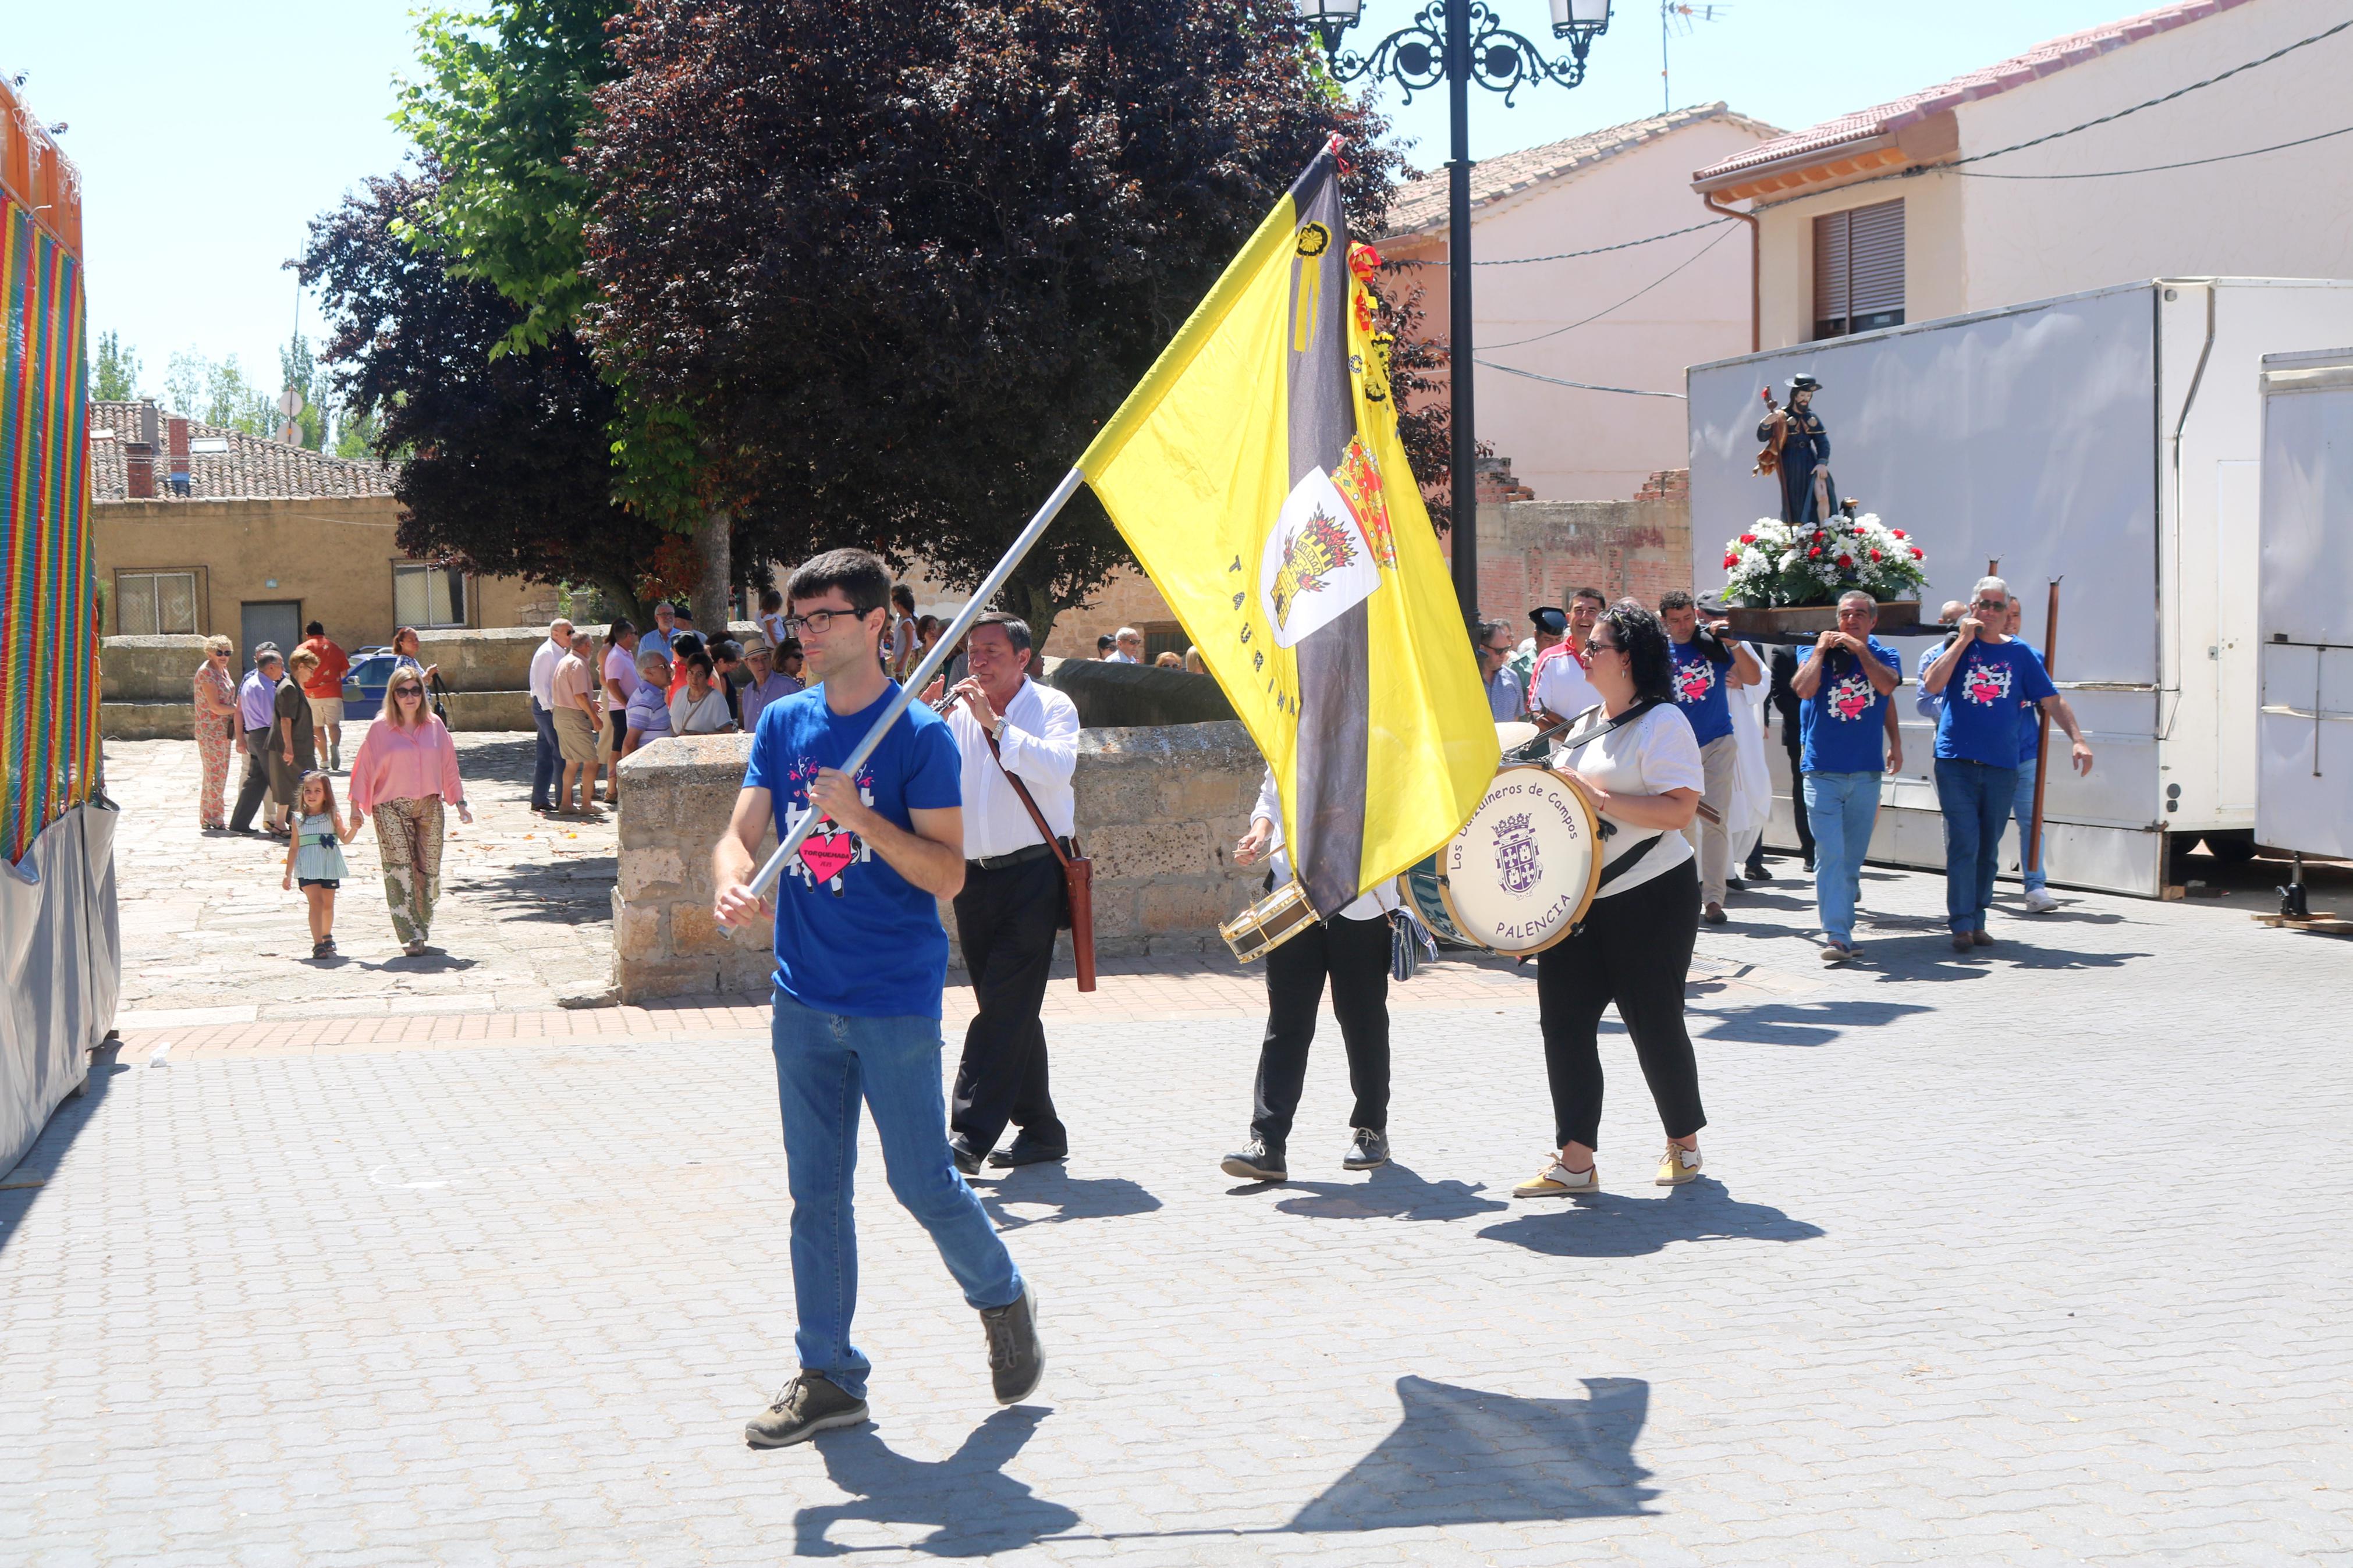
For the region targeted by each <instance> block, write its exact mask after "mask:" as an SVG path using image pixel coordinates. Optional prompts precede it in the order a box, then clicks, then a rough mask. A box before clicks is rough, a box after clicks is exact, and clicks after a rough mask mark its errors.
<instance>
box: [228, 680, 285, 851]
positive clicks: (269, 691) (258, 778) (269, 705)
mask: <svg viewBox="0 0 2353 1568" xmlns="http://www.w3.org/2000/svg"><path fill="white" fill-rule="evenodd" d="M285 672H286V665H285V661H284V660H283V659H281V658H279V656H278V646H277V645H276V644H275V643H260V644H258V645H256V646H255V647H254V650H253V670H252V673H251V674H249V675H248V676H247V677H246V678H245V682H244V684H243V685H241V686H239V687H238V688H237V729H238V731H239V732H240V733H242V734H243V736H244V738H245V777H244V778H243V779H241V780H239V781H238V783H237V808H236V809H235V810H234V811H231V812H230V813H229V816H228V828H229V831H230V832H231V833H250V832H252V831H253V814H254V813H255V812H257V811H259V810H260V809H261V803H262V801H263V800H265V799H267V798H268V797H269V726H270V725H271V724H273V723H275V722H276V721H277V718H276V711H275V710H276V708H277V703H278V682H279V679H280V678H281V677H282V676H283V675H284V674H285Z"/></svg>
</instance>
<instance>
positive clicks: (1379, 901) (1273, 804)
mask: <svg viewBox="0 0 2353 1568" xmlns="http://www.w3.org/2000/svg"><path fill="white" fill-rule="evenodd" d="M1261 817H1264V818H1265V819H1266V820H1267V821H1269V822H1271V823H1273V824H1274V833H1273V836H1272V837H1270V838H1268V839H1267V841H1266V846H1267V854H1268V857H1269V859H1268V864H1269V865H1270V866H1271V868H1273V870H1274V885H1275V886H1276V887H1278V888H1280V887H1282V885H1283V884H1284V883H1285V882H1288V881H1289V880H1291V857H1290V856H1288V855H1286V854H1284V853H1283V848H1282V796H1281V795H1278V794H1277V793H1276V792H1275V787H1274V770H1273V769H1272V768H1269V769H1267V770H1266V777H1265V778H1264V779H1262V780H1261V781H1260V783H1259V786H1258V804H1257V805H1254V806H1252V807H1250V820H1251V821H1252V822H1253V823H1255V822H1256V821H1258V819H1259V818H1261ZM1400 901H1401V900H1399V899H1398V889H1397V879H1396V878H1394V877H1392V878H1390V879H1388V881H1386V882H1383V883H1382V884H1381V885H1380V886H1379V887H1377V888H1375V889H1373V890H1372V891H1371V892H1369V893H1365V894H1362V895H1360V896H1359V897H1358V898H1357V900H1356V902H1355V903H1352V904H1350V905H1349V906H1348V907H1347V908H1346V909H1345V910H1341V911H1340V919H1342V920H1344V921H1377V920H1379V919H1380V918H1381V917H1382V916H1383V915H1386V914H1388V912H1389V911H1390V910H1393V909H1395V908H1397V907H1398V903H1399V902H1400Z"/></svg>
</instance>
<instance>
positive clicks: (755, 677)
mask: <svg viewBox="0 0 2353 1568" xmlns="http://www.w3.org/2000/svg"><path fill="white" fill-rule="evenodd" d="M744 669H745V670H746V671H748V672H749V673H750V675H751V677H752V679H751V682H750V683H749V684H748V685H746V686H745V687H744V689H743V690H742V692H741V693H739V694H738V695H739V696H740V698H741V700H742V701H743V704H744V730H745V731H746V732H750V731H756V730H758V729H759V727H760V712H761V710H763V709H765V708H766V707H767V705H768V704H769V703H771V702H774V701H775V700H776V699H777V698H779V697H790V696H791V695H792V694H793V693H794V692H796V691H798V690H800V689H801V683H800V682H799V681H797V680H795V679H793V678H792V677H791V676H789V675H785V674H781V673H779V672H778V671H777V669H776V654H775V652H774V650H772V649H771V648H770V647H768V645H767V644H766V643H764V642H762V641H760V640H759V639H758V638H756V637H754V639H753V640H752V641H751V642H749V643H747V644H745V645H744Z"/></svg>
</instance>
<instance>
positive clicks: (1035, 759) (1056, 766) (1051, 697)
mask: <svg viewBox="0 0 2353 1568" xmlns="http://www.w3.org/2000/svg"><path fill="white" fill-rule="evenodd" d="M948 729H949V731H951V732H953V733H954V734H955V742H956V750H957V752H959V753H961V754H962V756H963V758H964V852H965V858H967V859H971V860H979V859H983V858H993V857H995V856H998V855H1010V854H1012V853H1013V852H1014V851H1015V850H1016V849H1019V848H1023V847H1026V846H1029V845H1031V844H1043V843H1044V842H1045V840H1044V839H1043V838H1040V837H1038V825H1037V824H1036V823H1034V822H1032V821H1030V820H1029V811H1028V810H1027V809H1026V808H1024V807H1023V805H1022V804H1021V797H1020V796H1019V795H1015V794H1014V793H1013V786H1012V785H1011V784H1008V783H1006V781H1005V768H1010V769H1012V770H1013V771H1014V772H1015V773H1019V774H1020V775H1021V782H1022V784H1024V785H1026V786H1028V788H1029V798H1030V799H1031V800H1034V801H1036V802H1037V803H1038V809H1039V811H1040V812H1041V813H1043V814H1044V815H1045V818H1046V822H1047V826H1050V827H1051V828H1053V830H1054V833H1055V836H1056V837H1069V836H1070V834H1071V831H1072V830H1073V825H1074V823H1075V822H1076V820H1077V810H1078V803H1077V800H1076V798H1075V797H1074V796H1073V795H1072V793H1071V774H1072V773H1075V772H1077V770H1078V765H1079V709H1078V704H1076V703H1074V702H1072V701H1071V700H1070V699H1069V698H1068V697H1065V696H1064V695H1062V693H1060V692H1059V691H1057V690H1055V689H1053V688H1052V687H1050V686H1040V685H1039V684H1038V683H1037V682H1036V681H1034V680H1032V679H1029V677H1028V676H1023V677H1022V678H1021V689H1020V690H1018V691H1016V692H1015V693H1014V694H1013V700H1011V701H1009V702H1008V703H1007V704H1006V705H1005V721H1004V723H1002V724H1001V725H999V726H998V728H997V749H998V750H999V751H1000V752H1003V753H1004V756H1005V768H1000V767H998V766H997V759H996V758H994V757H992V756H990V755H989V754H988V732H987V731H985V730H983V729H982V728H981V727H980V725H979V724H978V723H976V721H974V719H973V716H972V714H971V713H970V712H968V711H967V710H965V705H964V704H963V703H961V702H959V703H957V704H956V705H955V708H954V709H953V710H950V711H949V713H948Z"/></svg>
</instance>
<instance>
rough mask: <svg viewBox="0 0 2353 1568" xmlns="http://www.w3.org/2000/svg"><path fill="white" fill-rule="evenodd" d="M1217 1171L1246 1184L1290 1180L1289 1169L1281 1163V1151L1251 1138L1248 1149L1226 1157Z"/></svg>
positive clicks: (1264, 1141)
mask: <svg viewBox="0 0 2353 1568" xmlns="http://www.w3.org/2000/svg"><path fill="white" fill-rule="evenodd" d="M1218 1169H1219V1170H1221V1171H1223V1172H1224V1173H1226V1174H1227V1175H1229V1176H1240V1177H1241V1178H1242V1179H1243V1180H1244V1181H1246V1182H1287V1181H1289V1180H1291V1171H1290V1168H1289V1167H1288V1166H1286V1165H1285V1164H1284V1163H1283V1161H1282V1150H1280V1149H1270V1148H1268V1147H1267V1146H1266V1140H1264V1139H1263V1138H1253V1139H1251V1140H1250V1147H1249V1148H1247V1149H1242V1150H1240V1151H1238V1152H1234V1153H1231V1154H1229V1155H1227V1156H1226V1157H1225V1158H1224V1159H1223V1160H1222V1161H1220V1162H1219V1164H1218Z"/></svg>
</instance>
